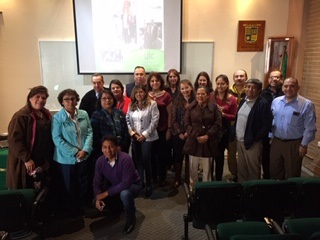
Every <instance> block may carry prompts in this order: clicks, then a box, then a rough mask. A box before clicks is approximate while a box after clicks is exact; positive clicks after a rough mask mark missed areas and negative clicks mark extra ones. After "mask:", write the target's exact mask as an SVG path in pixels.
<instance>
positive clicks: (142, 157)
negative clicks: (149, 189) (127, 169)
mask: <svg viewBox="0 0 320 240" xmlns="http://www.w3.org/2000/svg"><path fill="white" fill-rule="evenodd" d="M152 143H153V142H146V141H144V142H138V141H133V142H132V148H133V150H134V153H135V158H134V161H135V166H136V168H137V170H138V173H139V176H140V179H141V182H144V181H145V183H146V185H147V186H150V185H151V175H152V173H151V150H152ZM144 172H145V178H144Z"/></svg>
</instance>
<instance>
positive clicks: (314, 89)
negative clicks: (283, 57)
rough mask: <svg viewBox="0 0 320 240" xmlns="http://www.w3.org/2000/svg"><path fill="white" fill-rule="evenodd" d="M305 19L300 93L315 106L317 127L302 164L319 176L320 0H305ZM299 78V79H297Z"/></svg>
mask: <svg viewBox="0 0 320 240" xmlns="http://www.w3.org/2000/svg"><path fill="white" fill-rule="evenodd" d="M306 4H307V5H306V11H307V14H306V16H307V19H306V25H305V36H306V40H305V45H304V46H303V47H304V50H305V52H304V55H305V56H304V62H303V64H302V66H303V76H302V81H301V90H300V94H301V95H302V96H305V97H307V98H308V99H310V100H311V101H312V102H313V103H314V104H315V108H316V114H317V120H318V121H317V129H318V132H317V134H316V139H315V141H313V142H312V143H311V144H310V145H309V147H308V155H307V156H308V157H306V158H305V161H304V162H303V165H304V166H305V167H306V168H308V169H309V170H311V171H312V172H314V173H316V174H317V175H318V176H320V152H319V147H318V141H320V136H319V131H320V124H319V119H320V116H319V112H320V89H319V79H320V73H319V69H320V27H319V26H320V18H319V15H320V1H318V0H310V1H306ZM299 80H300V79H299Z"/></svg>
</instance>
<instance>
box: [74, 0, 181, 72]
mask: <svg viewBox="0 0 320 240" xmlns="http://www.w3.org/2000/svg"><path fill="white" fill-rule="evenodd" d="M77 1H78V0H73V1H72V2H73V17H74V31H75V45H76V59H77V72H78V74H82V75H92V74H94V73H96V72H99V73H101V74H105V75H114V74H117V75H128V74H132V72H133V70H134V69H130V70H129V71H108V72H106V71H91V70H90V71H85V70H83V69H82V67H81V59H80V58H81V54H80V45H81V44H82V40H81V37H86V36H88V35H90V34H91V35H93V32H85V34H84V33H79V31H78V30H77V29H78V25H79V24H78V23H79V22H81V16H77V14H76V13H77V8H78V7H79V6H77V5H76V2H77ZM81 1H82V2H83V1H84V0H81ZM163 1H164V3H165V2H171V1H172V0H163ZM176 1H178V2H179V4H180V9H176V10H175V11H176V12H177V13H179V14H180V17H179V18H177V20H178V21H179V22H178V25H179V32H178V35H179V59H178V61H176V62H179V63H178V67H165V69H164V71H159V72H160V73H162V74H165V73H167V72H168V70H169V69H171V68H175V69H177V70H178V71H179V72H181V71H182V19H183V16H182V13H183V0H176ZM90 2H91V1H87V3H86V4H88V3H89V5H88V6H87V7H88V8H87V9H91V5H90ZM165 13H166V11H164V19H166V16H165ZM90 23H91V25H92V22H89V23H87V24H90ZM91 31H92V28H91ZM81 35H82V36H81ZM83 35H85V36H83ZM93 45H94V44H93V43H92V46H93ZM89 52H91V53H92V55H93V56H91V57H92V58H93V59H94V50H93V49H92V50H91V51H89ZM93 64H94V65H95V63H93ZM137 65H140V64H137ZM90 68H91V69H94V68H96V67H95V66H90ZM151 71H153V70H152V69H148V68H147V67H146V72H147V73H149V72H151Z"/></svg>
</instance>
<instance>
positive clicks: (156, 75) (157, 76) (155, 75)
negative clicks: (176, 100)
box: [147, 72, 164, 90]
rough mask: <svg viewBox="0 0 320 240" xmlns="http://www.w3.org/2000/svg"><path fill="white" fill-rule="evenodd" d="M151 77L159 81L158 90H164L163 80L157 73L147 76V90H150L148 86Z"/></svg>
mask: <svg viewBox="0 0 320 240" xmlns="http://www.w3.org/2000/svg"><path fill="white" fill-rule="evenodd" d="M152 77H156V78H157V79H158V80H159V81H160V90H163V89H164V80H163V77H162V76H161V74H160V73H158V72H151V73H150V74H149V76H148V79H147V82H148V87H149V89H150V90H151V89H152V88H151V85H150V82H151V78H152Z"/></svg>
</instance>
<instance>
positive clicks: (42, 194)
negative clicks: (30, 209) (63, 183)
mask: <svg viewBox="0 0 320 240" xmlns="http://www.w3.org/2000/svg"><path fill="white" fill-rule="evenodd" d="M47 193H48V188H47V187H44V188H42V189H41V190H40V192H39V193H38V194H37V197H36V199H35V200H34V202H33V205H34V206H35V205H39V204H40V203H41V202H43V201H44V199H45V197H46V195H47Z"/></svg>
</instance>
